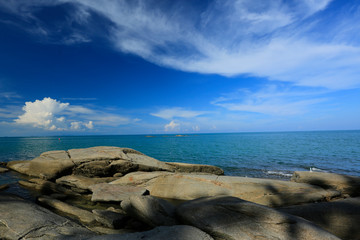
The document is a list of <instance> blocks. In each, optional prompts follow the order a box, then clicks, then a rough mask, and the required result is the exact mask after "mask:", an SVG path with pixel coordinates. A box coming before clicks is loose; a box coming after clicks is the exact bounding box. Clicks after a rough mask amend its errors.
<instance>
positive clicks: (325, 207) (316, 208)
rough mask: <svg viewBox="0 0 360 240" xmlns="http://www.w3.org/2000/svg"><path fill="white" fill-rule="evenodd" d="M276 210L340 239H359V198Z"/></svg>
mask: <svg viewBox="0 0 360 240" xmlns="http://www.w3.org/2000/svg"><path fill="white" fill-rule="evenodd" d="M278 210H280V211H283V212H286V213H289V214H292V215H295V216H299V217H302V218H305V219H306V220H309V221H311V222H313V223H315V224H316V225H318V226H320V227H321V228H323V229H325V230H327V231H329V232H330V233H332V234H334V235H336V236H338V237H339V238H341V239H344V240H345V239H348V240H356V239H360V228H359V223H360V197H357V198H348V199H342V200H337V201H333V202H323V203H310V204H304V205H299V206H289V207H284V208H280V209H278Z"/></svg>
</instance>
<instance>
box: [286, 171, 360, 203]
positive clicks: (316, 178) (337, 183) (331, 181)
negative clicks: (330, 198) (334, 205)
mask: <svg viewBox="0 0 360 240" xmlns="http://www.w3.org/2000/svg"><path fill="white" fill-rule="evenodd" d="M291 181H293V182H299V183H308V184H312V185H317V186H321V187H323V188H326V189H335V190H337V191H339V192H341V193H342V194H344V195H349V196H353V197H356V196H360V177H355V176H347V175H341V174H335V173H325V172H301V171H299V172H294V174H293V176H292V178H291Z"/></svg>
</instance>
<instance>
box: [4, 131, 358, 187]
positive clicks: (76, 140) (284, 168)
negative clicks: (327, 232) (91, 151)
mask: <svg viewBox="0 0 360 240" xmlns="http://www.w3.org/2000/svg"><path fill="white" fill-rule="evenodd" d="M93 146H118V147H129V148H133V149H136V150H138V151H140V152H143V153H144V154H147V155H149V156H151V157H154V158H156V159H159V160H162V161H168V162H187V163H200V164H211V165H216V166H219V167H221V168H223V169H224V170H225V174H226V175H234V176H247V177H262V178H280V179H289V178H290V177H291V174H292V172H293V171H298V170H299V171H309V170H310V169H311V170H313V171H327V172H334V173H341V174H348V175H354V176H360V131H314V132H272V133H269V132H266V133H229V134H228V133H226V134H196V135H195V134H194V135H184V136H176V135H152V136H145V135H132V136H123V135H121V136H67V137H64V136H62V137H55V136H54V137H2V138H0V162H8V161H13V160H27V159H29V160H30V159H32V158H34V157H36V156H38V155H39V154H41V153H42V152H45V151H51V150H67V149H72V148H87V147H93ZM18 178H19V176H18V175H17V174H14V173H11V172H9V173H5V174H0V184H3V183H8V182H14V181H16V180H17V179H18Z"/></svg>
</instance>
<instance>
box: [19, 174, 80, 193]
mask: <svg viewBox="0 0 360 240" xmlns="http://www.w3.org/2000/svg"><path fill="white" fill-rule="evenodd" d="M19 184H20V185H22V186H24V187H28V188H32V189H35V190H37V191H38V192H40V193H41V194H51V193H61V194H66V195H68V196H79V194H78V193H76V192H73V191H71V190H69V189H66V188H64V187H62V186H59V185H57V184H55V183H53V182H50V181H47V180H44V179H40V178H33V179H30V180H29V181H22V180H20V181H19Z"/></svg>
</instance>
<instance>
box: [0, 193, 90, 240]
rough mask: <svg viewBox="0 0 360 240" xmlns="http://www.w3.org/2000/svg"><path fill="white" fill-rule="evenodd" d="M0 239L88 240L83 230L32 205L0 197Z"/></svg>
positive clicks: (7, 195) (19, 199)
mask: <svg viewBox="0 0 360 240" xmlns="http://www.w3.org/2000/svg"><path fill="white" fill-rule="evenodd" d="M0 236H1V238H2V239H10V240H12V239H14V240H15V239H16V240H17V239H58V240H60V239H61V240H64V239H71V240H72V239H73V240H75V239H89V238H90V237H91V236H94V234H93V233H92V232H90V231H89V230H87V229H86V228H84V227H82V226H80V225H78V224H76V223H75V222H73V221H71V220H69V219H66V218H64V217H61V216H58V215H56V214H54V213H52V212H51V211H49V210H47V209H45V208H43V207H41V206H38V205H36V204H34V203H32V202H29V201H26V200H24V199H21V198H19V197H17V196H14V195H10V194H0Z"/></svg>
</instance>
